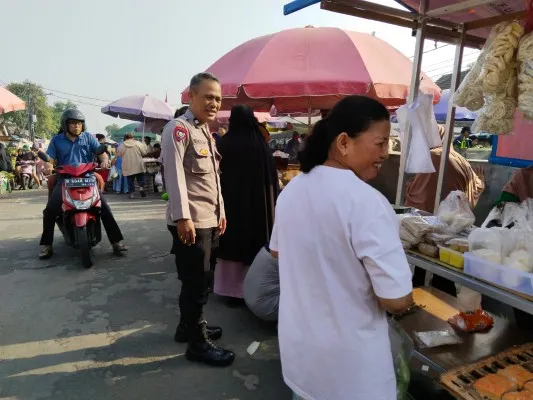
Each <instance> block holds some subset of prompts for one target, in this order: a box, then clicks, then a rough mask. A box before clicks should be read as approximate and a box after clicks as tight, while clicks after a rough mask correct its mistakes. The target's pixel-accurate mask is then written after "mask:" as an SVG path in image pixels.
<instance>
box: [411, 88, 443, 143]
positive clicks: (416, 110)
mask: <svg viewBox="0 0 533 400" xmlns="http://www.w3.org/2000/svg"><path fill="white" fill-rule="evenodd" d="M409 112H410V117H411V121H413V119H416V121H415V123H416V124H417V125H418V126H419V127H420V129H421V131H422V134H423V135H424V138H425V139H426V143H427V145H428V147H429V148H430V149H432V148H434V147H440V146H442V139H441V137H440V134H439V126H438V124H437V120H436V119H435V112H434V110H433V94H426V93H419V95H418V97H417V99H416V100H415V102H414V103H413V104H412V105H411V106H409Z"/></svg>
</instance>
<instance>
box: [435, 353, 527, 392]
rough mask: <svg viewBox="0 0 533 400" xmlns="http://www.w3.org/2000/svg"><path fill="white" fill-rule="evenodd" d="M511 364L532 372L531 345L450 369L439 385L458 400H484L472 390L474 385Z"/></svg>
mask: <svg viewBox="0 0 533 400" xmlns="http://www.w3.org/2000/svg"><path fill="white" fill-rule="evenodd" d="M513 364H518V365H521V366H523V367H524V368H525V369H527V370H528V371H531V372H533V343H527V344H524V345H521V346H516V347H513V348H511V349H508V350H505V351H502V352H501V353H499V354H497V355H494V356H491V357H488V358H485V359H483V360H480V361H478V362H476V363H474V364H470V365H466V366H462V367H459V368H455V369H452V370H450V371H448V372H446V373H444V374H443V375H442V376H441V383H442V385H443V386H444V387H445V388H446V389H447V390H448V391H449V392H450V393H451V394H452V395H454V396H456V397H457V398H458V399H463V400H485V399H486V397H484V396H481V395H480V394H478V393H477V392H476V390H475V389H474V388H473V385H474V383H475V382H476V381H477V380H478V379H480V378H482V377H483V376H486V375H489V374H491V373H495V372H496V371H498V370H499V369H503V368H505V367H508V366H509V365H513Z"/></svg>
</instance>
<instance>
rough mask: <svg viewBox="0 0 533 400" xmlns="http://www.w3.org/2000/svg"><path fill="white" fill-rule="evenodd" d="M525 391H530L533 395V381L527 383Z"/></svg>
mask: <svg viewBox="0 0 533 400" xmlns="http://www.w3.org/2000/svg"><path fill="white" fill-rule="evenodd" d="M524 390H528V391H530V392H531V393H533V381H531V382H526V383H525V385H524Z"/></svg>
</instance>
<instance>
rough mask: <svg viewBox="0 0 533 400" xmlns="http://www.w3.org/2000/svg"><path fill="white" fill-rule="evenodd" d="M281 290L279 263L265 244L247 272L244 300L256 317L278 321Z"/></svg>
mask: <svg viewBox="0 0 533 400" xmlns="http://www.w3.org/2000/svg"><path fill="white" fill-rule="evenodd" d="M279 291H280V286H279V263H278V260H277V259H276V258H274V257H273V256H272V255H271V254H270V251H269V249H268V247H267V246H265V247H263V248H262V249H261V250H260V251H259V253H257V256H256V257H255V259H254V261H253V262H252V265H251V266H250V269H249V270H248V273H247V274H246V278H245V280H244V290H243V293H244V302H245V303H246V305H247V306H248V308H249V309H250V310H251V311H252V312H253V313H254V314H255V316H256V317H258V318H260V319H262V320H264V321H277V320H278V309H279V293H280V292H279Z"/></svg>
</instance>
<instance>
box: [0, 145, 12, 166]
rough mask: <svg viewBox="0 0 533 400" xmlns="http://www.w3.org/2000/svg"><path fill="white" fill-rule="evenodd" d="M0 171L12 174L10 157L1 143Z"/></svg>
mask: <svg viewBox="0 0 533 400" xmlns="http://www.w3.org/2000/svg"><path fill="white" fill-rule="evenodd" d="M0 171H5V172H13V166H12V165H11V156H10V155H9V153H8V152H7V149H6V146H5V145H4V144H3V143H0Z"/></svg>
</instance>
